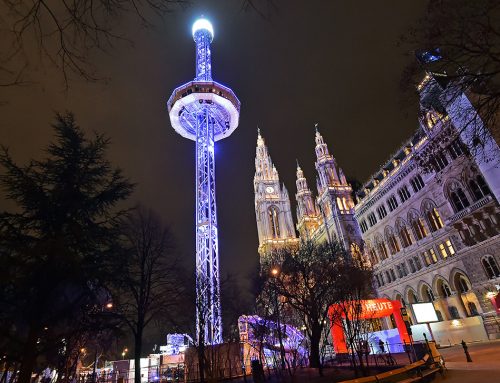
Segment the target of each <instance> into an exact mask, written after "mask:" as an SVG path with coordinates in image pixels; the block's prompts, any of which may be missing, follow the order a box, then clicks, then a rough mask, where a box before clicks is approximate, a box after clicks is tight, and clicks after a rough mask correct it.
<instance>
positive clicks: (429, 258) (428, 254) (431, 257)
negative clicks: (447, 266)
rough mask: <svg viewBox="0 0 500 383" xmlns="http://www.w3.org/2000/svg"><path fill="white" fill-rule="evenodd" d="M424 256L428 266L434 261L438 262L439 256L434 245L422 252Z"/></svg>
mask: <svg viewBox="0 0 500 383" xmlns="http://www.w3.org/2000/svg"><path fill="white" fill-rule="evenodd" d="M422 258H423V260H424V263H425V265H426V266H430V265H432V264H434V263H437V261H438V257H437V255H436V252H435V251H434V249H433V248H432V247H431V248H430V249H428V250H426V251H424V252H423V253H422Z"/></svg>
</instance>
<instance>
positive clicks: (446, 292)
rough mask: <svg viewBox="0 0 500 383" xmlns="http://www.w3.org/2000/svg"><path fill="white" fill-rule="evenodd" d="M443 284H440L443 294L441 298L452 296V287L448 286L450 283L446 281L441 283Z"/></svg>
mask: <svg viewBox="0 0 500 383" xmlns="http://www.w3.org/2000/svg"><path fill="white" fill-rule="evenodd" d="M440 282H441V283H440V284H439V290H440V291H439V292H440V293H441V296H442V297H443V298H448V297H450V296H451V289H450V286H448V283H446V282H445V281H440Z"/></svg>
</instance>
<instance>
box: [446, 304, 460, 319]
mask: <svg viewBox="0 0 500 383" xmlns="http://www.w3.org/2000/svg"><path fill="white" fill-rule="evenodd" d="M448 312H449V313H450V317H451V319H460V314H459V313H458V309H457V308H456V307H455V306H450V307H448Z"/></svg>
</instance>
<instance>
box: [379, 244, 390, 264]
mask: <svg viewBox="0 0 500 383" xmlns="http://www.w3.org/2000/svg"><path fill="white" fill-rule="evenodd" d="M377 250H378V253H379V255H380V259H382V260H384V259H387V257H388V254H387V248H386V247H385V243H384V241H379V242H378V243H377Z"/></svg>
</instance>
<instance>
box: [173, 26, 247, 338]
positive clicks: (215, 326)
mask: <svg viewBox="0 0 500 383" xmlns="http://www.w3.org/2000/svg"><path fill="white" fill-rule="evenodd" d="M192 32H193V39H194V41H195V43H196V77H195V78H194V80H193V81H191V82H188V83H186V84H184V85H181V86H180V87H178V88H176V89H175V90H174V91H173V93H172V95H171V96H170V98H169V100H168V103H167V107H168V111H169V116H170V122H171V124H172V127H173V128H174V129H175V130H176V131H177V133H179V134H180V135H181V136H183V137H186V138H188V139H191V140H194V141H195V142H196V155H195V161H196V208H195V210H196V222H195V230H196V295H197V296H196V310H197V313H196V329H197V337H198V341H203V342H204V343H205V344H218V343H222V322H221V306H220V291H219V289H220V282H219V254H218V227H217V207H216V203H215V202H216V201H215V141H218V140H220V139H222V138H225V137H228V136H229V135H230V134H231V133H232V132H233V131H234V130H235V129H236V128H237V126H238V122H239V115H240V101H239V100H238V98H237V97H236V95H235V94H234V93H233V91H232V90H231V89H230V88H227V87H225V86H223V85H221V84H219V83H217V82H215V81H214V80H213V79H212V62H211V51H210V43H211V42H212V40H213V37H214V31H213V27H212V24H211V23H210V22H209V21H208V20H207V19H204V18H201V19H198V20H197V21H196V22H195V23H194V24H193V29H192Z"/></svg>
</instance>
